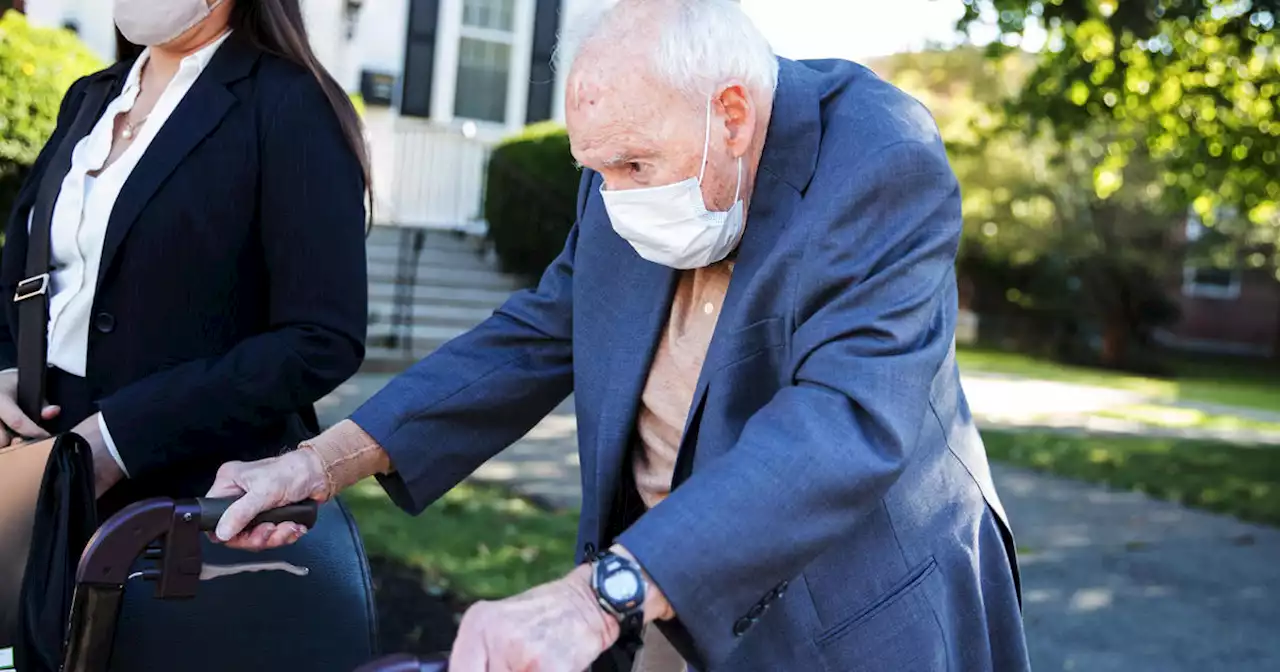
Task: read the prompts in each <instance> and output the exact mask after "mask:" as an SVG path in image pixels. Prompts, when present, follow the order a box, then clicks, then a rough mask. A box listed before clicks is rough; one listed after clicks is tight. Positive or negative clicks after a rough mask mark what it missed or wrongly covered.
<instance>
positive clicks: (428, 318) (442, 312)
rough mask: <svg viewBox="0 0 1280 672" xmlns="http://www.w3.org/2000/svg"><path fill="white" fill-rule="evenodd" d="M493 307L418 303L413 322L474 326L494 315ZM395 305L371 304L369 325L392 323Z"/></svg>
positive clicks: (384, 303) (381, 302) (419, 323)
mask: <svg viewBox="0 0 1280 672" xmlns="http://www.w3.org/2000/svg"><path fill="white" fill-rule="evenodd" d="M493 310H494V309H493V308H492V307H486V306H451V305H442V304H438V303H425V304H417V305H414V307H413V315H412V320H413V321H412V322H411V324H413V325H414V326H415V327H416V326H419V325H439V326H448V327H453V326H458V327H463V328H469V327H474V326H475V325H477V324H480V323H481V322H484V321H485V320H487V319H489V317H490V316H491V315H493ZM394 314H395V307H394V305H393V304H392V303H391V302H390V301H380V302H375V303H370V304H369V325H370V327H371V328H372V326H373V325H375V324H377V325H380V324H390V323H391V318H392V316H393V315H394Z"/></svg>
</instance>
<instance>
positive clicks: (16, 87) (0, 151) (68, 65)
mask: <svg viewBox="0 0 1280 672" xmlns="http://www.w3.org/2000/svg"><path fill="white" fill-rule="evenodd" d="M101 67H102V63H100V62H99V61H98V59H97V57H95V56H94V55H93V53H92V52H91V51H89V49H88V48H87V47H85V46H84V44H82V43H81V42H80V40H78V39H77V38H76V37H75V35H73V34H72V33H71V32H70V31H67V30H61V29H46V28H36V27H33V26H31V25H29V24H28V23H27V19H26V17H25V16H23V15H22V14H19V13H18V12H16V11H13V10H10V11H7V12H5V13H4V14H3V16H0V208H2V210H0V212H3V216H5V217H8V215H9V208H10V204H11V202H12V199H13V197H14V195H15V194H16V191H17V189H18V187H19V186H20V185H21V183H22V180H23V179H24V178H25V176H26V171H27V169H28V168H29V167H30V166H31V164H32V163H33V162H35V160H36V156H37V155H38V154H39V153H40V149H41V148H42V147H44V143H45V141H46V140H47V139H48V138H49V136H50V135H51V134H52V133H53V129H54V126H55V125H56V123H57V120H58V109H59V107H60V106H61V104H62V96H63V95H64V94H65V93H66V91H67V89H68V88H69V87H70V86H71V84H72V83H73V82H75V81H76V79H78V78H80V77H82V76H84V75H86V74H89V73H91V72H93V71H95V70H97V69H99V68H101Z"/></svg>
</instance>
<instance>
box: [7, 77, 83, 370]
mask: <svg viewBox="0 0 1280 672" xmlns="http://www.w3.org/2000/svg"><path fill="white" fill-rule="evenodd" d="M86 81H88V80H87V78H81V79H79V80H76V82H75V83H74V84H72V85H71V87H70V88H69V89H67V93H66V95H64V96H63V97H62V105H61V107H60V108H59V109H58V122H57V125H56V126H55V127H54V130H53V135H51V136H50V137H49V139H48V141H46V142H45V143H44V147H42V148H41V149H40V154H39V156H37V157H36V162H35V163H33V164H31V171H30V172H29V173H27V178H26V180H25V181H23V183H22V188H21V189H20V190H19V191H18V197H17V198H16V199H15V200H14V204H13V211H12V212H10V213H9V226H8V231H9V234H8V236H7V237H8V239H9V240H13V231H14V230H15V227H19V226H20V227H22V228H23V229H26V228H27V216H28V213H29V212H30V211H31V207H32V204H33V203H35V198H36V192H37V191H38V190H39V189H40V182H41V181H42V180H43V179H44V173H45V170H46V169H48V167H49V162H50V161H52V160H53V155H54V154H55V153H57V151H58V146H59V145H61V144H62V140H63V138H65V137H66V135H67V129H68V127H70V126H71V123H72V122H73V121H74V120H75V116H76V113H77V112H78V111H79V109H80V101H81V100H83V99H84V87H85V82H86ZM23 261H24V260H22V259H19V260H17V262H18V263H19V264H22V262H23ZM12 300H13V297H12V296H7V297H6V296H0V301H12ZM14 338H15V336H14V333H13V327H12V325H10V324H9V314H8V312H6V311H4V310H0V371H3V370H5V369H12V368H14V367H16V366H18V344H17V342H16V341H15V340H14Z"/></svg>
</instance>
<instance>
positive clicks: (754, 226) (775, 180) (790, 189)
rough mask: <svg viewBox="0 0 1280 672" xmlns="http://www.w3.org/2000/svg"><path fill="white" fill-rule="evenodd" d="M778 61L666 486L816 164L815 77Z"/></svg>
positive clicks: (684, 464) (676, 481)
mask: <svg viewBox="0 0 1280 672" xmlns="http://www.w3.org/2000/svg"><path fill="white" fill-rule="evenodd" d="M779 60H780V61H781V63H780V67H779V72H778V75H779V77H778V88H777V93H776V94H775V98H774V109H773V116H772V118H771V119H770V122H769V130H768V134H767V136H766V137H765V149H764V153H763V155H762V156H761V158H760V168H759V170H758V171H757V174H756V182H755V190H754V192H753V193H752V196H751V205H750V209H749V211H748V212H747V221H746V229H745V231H744V232H743V236H742V242H741V243H740V244H739V247H738V254H737V259H736V261H735V262H734V267H733V278H732V279H731V280H730V281H729V291H728V293H727V294H726V295H725V300H724V306H722V307H721V311H720V319H719V320H717V321H716V328H715V332H714V333H713V335H712V337H711V345H710V347H709V348H708V350H707V356H706V359H704V360H703V364H702V371H701V372H700V373H699V374H698V385H697V387H696V388H695V389H694V394H693V403H692V404H690V407H689V414H688V416H687V417H686V418H685V427H684V434H683V435H682V436H681V440H680V452H679V455H678V456H677V458H676V465H675V473H674V474H673V477H672V483H671V487H672V489H674V488H675V487H676V486H678V485H680V483H681V482H682V481H684V480H685V479H686V478H688V477H689V475H690V474H691V473H692V471H693V460H694V456H695V455H694V454H695V448H696V445H697V438H698V437H697V431H696V430H697V424H696V422H697V420H698V418H699V417H700V416H701V410H702V405H703V403H704V402H705V401H706V395H707V384H708V380H709V378H710V376H711V374H713V373H715V372H716V371H717V370H718V369H719V368H720V367H721V366H723V365H725V364H728V363H729V362H726V361H724V358H725V357H726V353H727V352H728V351H729V346H730V344H729V343H728V342H727V341H726V340H725V337H724V334H725V333H727V332H730V331H733V330H734V329H737V328H739V327H742V326H745V325H744V324H743V322H744V321H745V319H746V317H745V316H740V315H738V313H739V312H741V310H743V302H742V298H743V294H744V293H745V292H746V290H747V288H749V287H751V286H752V280H753V279H754V278H755V275H756V273H757V272H758V271H759V270H760V269H761V268H762V267H763V266H764V265H765V261H766V259H767V258H768V257H769V255H770V254H771V253H772V252H773V250H774V249H776V247H777V242H778V238H779V237H780V236H781V235H782V232H783V231H784V230H786V228H787V223H788V222H789V221H790V220H791V216H792V213H793V212H794V211H795V208H796V206H797V205H799V203H800V200H801V198H802V196H803V193H804V190H805V189H806V188H807V187H808V186H809V181H810V180H811V179H812V178H813V173H814V170H815V169H816V168H817V159H818V149H819V146H820V143H821V133H822V120H821V116H820V113H821V112H820V107H819V94H818V83H817V80H816V79H815V78H814V77H813V76H812V75H811V74H810V73H809V71H808V70H807V69H804V68H802V67H800V66H798V65H797V64H796V63H794V62H793V61H789V60H786V59H779Z"/></svg>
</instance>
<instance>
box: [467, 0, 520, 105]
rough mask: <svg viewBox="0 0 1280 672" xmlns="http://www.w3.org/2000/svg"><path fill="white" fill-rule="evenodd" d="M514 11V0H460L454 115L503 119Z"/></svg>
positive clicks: (513, 42)
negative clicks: (460, 19)
mask: <svg viewBox="0 0 1280 672" xmlns="http://www.w3.org/2000/svg"><path fill="white" fill-rule="evenodd" d="M515 15H516V0H463V3H462V26H461V28H460V30H459V39H458V72H457V86H456V89H455V91H456V93H455V95H454V101H453V113H454V115H455V116H457V117H461V118H463V119H475V120H477V121H491V122H495V123H505V122H506V120H507V92H508V90H509V89H510V81H511V55H512V50H513V49H512V48H513V45H514V44H515V41H516V26H515V23H516V21H515V19H516V16H515Z"/></svg>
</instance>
